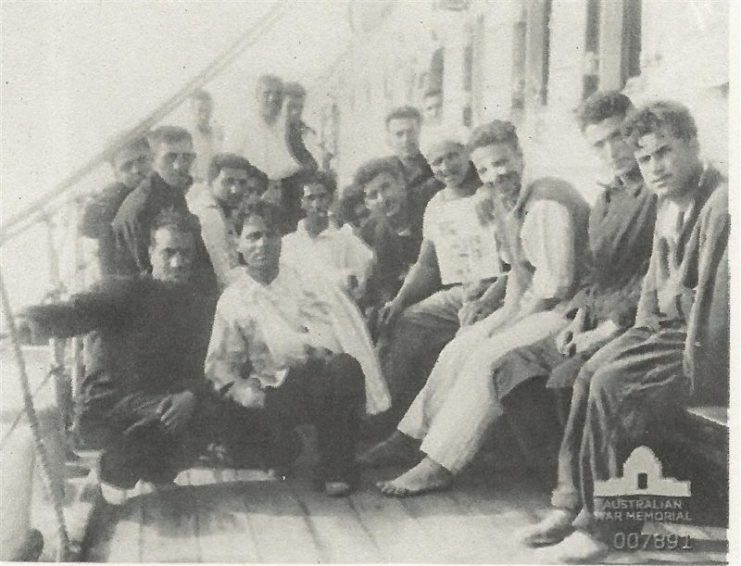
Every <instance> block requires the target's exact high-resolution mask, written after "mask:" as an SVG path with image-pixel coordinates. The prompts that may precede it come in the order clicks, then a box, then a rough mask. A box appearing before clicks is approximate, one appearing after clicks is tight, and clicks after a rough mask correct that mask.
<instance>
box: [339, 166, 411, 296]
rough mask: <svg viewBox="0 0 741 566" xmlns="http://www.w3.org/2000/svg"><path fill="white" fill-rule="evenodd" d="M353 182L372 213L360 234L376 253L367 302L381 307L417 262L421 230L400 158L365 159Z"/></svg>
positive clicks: (369, 212) (394, 292)
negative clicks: (411, 213)
mask: <svg viewBox="0 0 741 566" xmlns="http://www.w3.org/2000/svg"><path fill="white" fill-rule="evenodd" d="M353 184H354V185H355V186H356V187H358V188H359V189H361V190H362V191H363V194H364V198H365V206H366V208H367V209H368V214H369V216H368V218H367V220H366V221H365V222H364V224H363V226H362V227H361V229H360V234H361V236H362V238H363V240H365V242H366V243H367V244H368V245H369V246H370V247H371V249H372V250H373V252H374V253H375V257H376V261H375V266H374V268H373V272H372V274H371V276H370V279H369V282H368V293H367V296H366V300H365V304H366V306H371V307H380V306H381V305H383V304H385V303H386V302H387V301H389V300H391V299H392V298H393V297H394V296H395V295H396V293H397V292H398V291H399V288H400V287H401V284H402V282H403V281H404V277H405V276H406V274H407V272H408V271H409V268H410V267H411V266H412V265H414V262H415V261H416V259H417V256H418V255H419V249H420V246H421V245H422V234H421V232H420V233H419V234H415V232H414V231H413V230H412V226H411V221H410V218H409V214H408V202H407V198H406V193H405V192H404V174H403V171H402V169H401V167H400V165H399V162H398V160H396V159H393V158H382V159H372V160H371V161H368V162H366V163H364V164H363V165H361V166H360V168H359V169H358V171H357V172H356V173H355V179H354V182H353Z"/></svg>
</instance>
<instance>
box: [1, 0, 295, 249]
mask: <svg viewBox="0 0 741 566" xmlns="http://www.w3.org/2000/svg"><path fill="white" fill-rule="evenodd" d="M288 4H289V3H288V2H281V1H276V2H274V3H273V5H272V6H271V7H270V10H269V11H268V12H267V14H265V15H264V16H263V17H262V18H260V20H259V21H258V22H256V23H255V25H253V26H251V27H250V28H249V29H248V30H247V31H246V32H245V33H244V34H242V35H241V36H240V37H239V38H237V40H236V41H234V42H233V43H232V44H231V45H230V46H229V47H228V48H227V49H226V50H224V52H222V53H221V54H220V55H219V56H218V57H216V58H215V59H214V60H213V61H212V62H211V63H209V64H208V65H207V66H206V68H205V69H203V70H202V71H201V72H200V73H198V74H197V75H196V76H195V77H193V78H192V79H191V80H189V81H188V82H187V83H186V84H185V85H184V86H183V87H182V88H180V90H178V91H177V92H176V93H175V94H173V95H172V96H171V97H170V98H168V99H167V100H166V101H165V102H163V103H162V104H160V105H159V106H158V107H157V108H156V109H155V110H153V111H152V112H151V113H150V114H149V115H148V116H147V117H146V118H144V119H142V120H141V121H140V122H139V123H138V124H136V125H135V126H134V127H133V128H131V129H130V130H128V131H127V132H126V133H125V134H123V135H122V136H121V137H119V138H118V139H116V140H115V141H113V142H110V143H109V144H108V146H107V147H106V148H105V149H104V150H103V151H101V152H99V153H98V154H96V155H95V156H94V157H93V158H92V159H90V160H89V161H88V162H87V163H86V164H85V165H83V166H82V167H80V168H79V169H77V170H76V171H74V172H73V173H72V174H71V175H69V176H68V177H66V178H65V179H64V180H62V181H61V182H60V183H59V184H58V185H57V186H55V187H54V188H53V189H51V190H49V191H47V192H46V193H44V194H43V195H41V196H40V197H39V198H38V199H36V200H35V201H34V202H32V203H31V204H30V205H28V206H27V207H26V208H24V209H23V210H22V211H20V212H18V213H17V214H15V215H13V216H11V217H10V218H9V219H8V220H7V221H6V222H5V223H4V224H3V226H2V227H1V228H0V246H2V245H3V244H5V243H6V242H8V241H9V240H11V239H12V238H14V237H15V236H17V235H18V234H20V233H22V232H23V231H25V230H26V229H27V228H28V227H29V226H30V225H31V224H33V221H34V219H35V218H36V217H38V216H42V215H45V214H49V213H50V210H52V209H51V207H50V206H49V205H50V203H52V202H54V201H56V200H57V199H58V198H59V197H61V196H62V195H64V194H65V193H66V192H67V191H69V190H70V189H71V188H72V187H74V186H75V185H76V184H77V183H78V182H79V181H80V180H82V179H83V178H85V177H86V176H87V175H88V174H90V173H92V172H93V171H94V170H95V169H96V168H97V167H98V166H100V164H101V163H103V162H105V161H107V160H110V158H111V157H112V156H113V155H114V154H115V153H116V152H118V151H120V150H121V149H122V148H123V147H124V146H125V145H126V144H128V143H130V142H131V141H133V140H134V139H136V138H137V137H141V136H143V135H144V134H146V132H147V131H149V130H150V129H151V127H152V126H153V125H155V124H156V123H157V122H159V121H160V120H162V119H163V118H164V117H165V116H167V115H168V114H169V113H170V112H172V111H173V110H174V109H175V108H177V106H179V105H180V104H181V103H182V102H183V101H185V100H186V99H187V98H188V97H189V96H190V95H191V94H192V93H193V92H194V91H195V90H197V89H199V88H201V87H202V86H204V85H205V84H206V83H208V82H209V81H210V80H212V79H213V78H214V77H216V76H218V75H219V74H220V73H221V72H222V71H223V70H224V69H225V68H226V67H227V66H229V65H230V64H231V63H232V62H233V61H234V60H236V59H237V58H238V57H239V56H240V55H242V53H243V52H244V51H245V50H246V49H247V48H249V47H251V46H253V45H254V44H255V43H256V42H257V40H258V39H259V38H260V37H261V36H262V35H264V34H265V33H266V32H267V31H269V30H270V29H271V28H272V26H273V25H274V24H275V23H276V22H277V21H278V20H279V19H280V18H281V17H282V16H283V12H284V11H285V10H286V9H287V8H288ZM62 206H64V204H61V205H58V206H56V207H55V209H58V208H61V207H62Z"/></svg>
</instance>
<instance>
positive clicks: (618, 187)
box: [493, 91, 656, 479]
mask: <svg viewBox="0 0 741 566" xmlns="http://www.w3.org/2000/svg"><path fill="white" fill-rule="evenodd" d="M632 109H633V106H632V104H631V101H630V99H628V97H626V96H625V95H624V94H622V93H619V92H617V91H609V92H597V93H595V94H593V95H592V96H590V97H589V98H588V99H587V100H586V101H585V102H584V104H583V105H582V107H581V109H580V112H579V123H580V126H581V129H582V132H583V133H584V137H585V138H586V140H587V141H588V142H589V144H590V145H591V146H592V148H593V149H594V150H595V152H596V153H597V156H598V157H599V158H600V159H601V160H602V162H603V164H604V166H605V168H606V169H608V170H610V171H611V172H612V174H613V180H612V182H611V183H610V184H608V185H607V186H606V187H605V190H604V191H603V192H602V193H601V194H600V195H599V197H598V198H597V201H596V202H595V204H594V206H593V207H592V211H591V213H590V216H589V246H590V249H591V252H592V263H591V268H590V271H589V273H588V275H587V277H586V281H585V283H586V284H585V285H584V287H582V289H580V290H579V292H578V293H577V294H576V296H575V297H574V298H573V299H572V301H571V305H570V307H569V310H572V311H574V310H576V314H575V316H574V318H573V321H572V322H571V324H569V325H568V326H567V327H566V328H564V329H563V330H562V331H561V332H560V333H559V334H558V335H556V336H555V338H554V337H548V338H546V339H545V340H542V341H540V342H538V343H536V344H533V345H531V346H526V347H524V348H519V349H517V350H514V351H512V352H510V353H509V354H507V355H505V356H504V357H502V358H501V359H500V360H499V362H498V363H497V365H496V366H495V367H494V374H493V379H494V383H495V387H497V388H498V389H501V386H502V384H503V383H513V384H515V385H516V387H515V388H513V393H514V394H513V395H509V396H507V398H506V399H504V401H505V402H504V405H505V411H506V413H507V416H508V419H509V422H510V424H511V425H512V426H514V427H515V428H516V429H517V433H518V434H517V435H516V436H517V438H518V440H520V442H521V444H522V445H523V448H524V452H525V454H526V456H528V459H529V460H531V462H532V463H533V464H534V465H535V466H536V467H537V468H539V471H540V472H542V473H543V475H544V476H545V477H548V478H549V479H551V478H552V474H553V471H554V469H555V466H553V460H554V457H555V454H556V450H557V447H558V444H559V443H560V440H561V431H560V430H559V427H558V426H554V425H556V419H555V418H554V417H555V416H556V415H555V411H554V410H553V409H554V408H555V405H554V403H553V398H552V396H551V395H548V394H547V391H546V389H545V388H544V387H543V385H544V383H545V382H546V379H547V378H548V377H549V376H550V379H548V382H547V384H548V387H552V388H557V389H556V390H557V391H558V392H567V393H568V398H569V399H570V397H571V391H570V388H571V386H572V385H573V383H574V379H575V378H576V375H577V373H578V372H579V369H580V368H581V366H582V365H583V364H584V362H586V360H588V359H589V358H590V357H591V356H592V354H594V352H596V351H597V350H598V349H599V348H601V347H602V346H604V345H605V344H606V343H607V342H609V341H610V340H612V339H613V338H615V337H616V336H617V335H619V334H621V333H622V332H624V331H625V330H626V329H628V328H630V327H631V326H632V325H633V322H634V321H635V314H636V308H637V305H638V297H639V296H640V290H641V282H642V281H643V277H644V275H645V274H646V270H647V269H648V260H649V258H650V256H651V238H652V235H653V230H654V221H655V219H656V196H655V195H654V194H653V193H652V192H651V191H650V190H649V189H648V187H646V186H645V184H644V182H643V178H642V177H641V172H640V170H639V169H638V163H636V160H635V158H634V157H633V150H632V149H631V147H630V146H629V145H628V142H627V140H626V139H624V138H623V136H622V135H621V133H620V127H621V125H622V123H623V121H624V120H625V117H626V115H627V114H628V113H629V112H631V111H632ZM564 400H566V401H567V399H566V398H565V397H564ZM561 405H562V404H559V405H558V406H559V408H561ZM536 409H537V410H536ZM561 421H562V422H563V421H565V418H564V417H563V415H562V413H561Z"/></svg>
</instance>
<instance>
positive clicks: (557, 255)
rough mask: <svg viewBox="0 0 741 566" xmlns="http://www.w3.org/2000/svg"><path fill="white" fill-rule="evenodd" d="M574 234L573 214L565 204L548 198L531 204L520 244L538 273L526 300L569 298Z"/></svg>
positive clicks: (573, 266) (572, 268)
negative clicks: (567, 294) (567, 296)
mask: <svg viewBox="0 0 741 566" xmlns="http://www.w3.org/2000/svg"><path fill="white" fill-rule="evenodd" d="M574 237H575V235H574V225H573V222H572V219H571V215H570V214H569V211H568V209H567V208H566V207H565V206H564V205H562V204H560V203H558V202H556V201H553V200H546V199H544V200H537V201H535V202H534V203H533V204H532V206H530V207H529V209H528V212H527V214H526V215H525V219H524V220H523V223H522V228H521V229H520V243H521V245H522V252H523V254H524V255H525V259H527V261H528V262H529V263H530V265H532V266H533V267H534V268H535V272H534V273H533V278H532V280H531V281H530V286H529V288H528V291H527V293H526V297H523V301H525V300H538V299H560V298H564V297H565V295H566V293H567V292H568V291H569V289H570V288H571V285H572V283H573V282H574V269H575V242H574ZM521 304H523V303H521Z"/></svg>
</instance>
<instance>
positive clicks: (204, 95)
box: [190, 89, 214, 104]
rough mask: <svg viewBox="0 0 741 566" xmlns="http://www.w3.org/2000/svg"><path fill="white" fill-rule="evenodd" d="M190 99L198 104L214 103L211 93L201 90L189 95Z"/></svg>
mask: <svg viewBox="0 0 741 566" xmlns="http://www.w3.org/2000/svg"><path fill="white" fill-rule="evenodd" d="M190 99H191V100H193V101H198V102H209V103H211V104H213V102H214V99H213V97H212V96H211V93H210V92H208V91H206V90H203V89H198V90H196V91H195V92H193V94H191V95H190Z"/></svg>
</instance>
